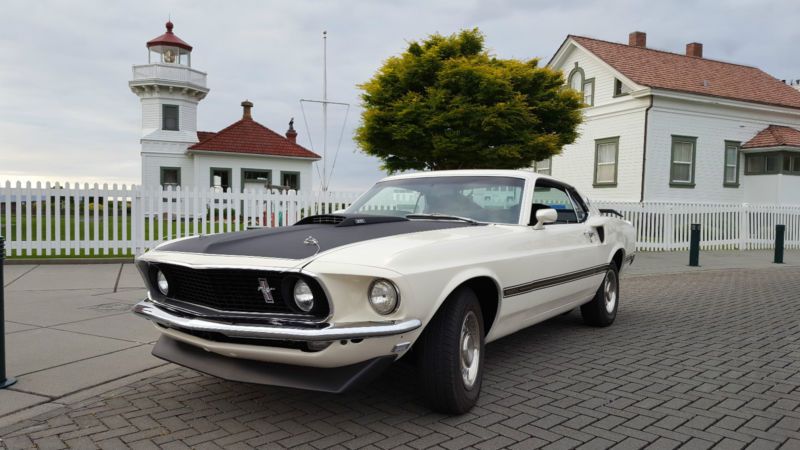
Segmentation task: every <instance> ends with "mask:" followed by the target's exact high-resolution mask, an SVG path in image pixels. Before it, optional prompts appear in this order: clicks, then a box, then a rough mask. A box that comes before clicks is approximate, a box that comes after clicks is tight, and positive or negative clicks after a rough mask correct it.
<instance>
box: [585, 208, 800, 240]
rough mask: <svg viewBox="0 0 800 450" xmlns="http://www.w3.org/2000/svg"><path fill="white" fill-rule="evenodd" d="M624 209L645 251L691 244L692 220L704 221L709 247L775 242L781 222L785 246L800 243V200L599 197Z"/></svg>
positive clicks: (703, 233) (702, 229) (703, 234)
mask: <svg viewBox="0 0 800 450" xmlns="http://www.w3.org/2000/svg"><path fill="white" fill-rule="evenodd" d="M594 204H595V205H596V206H597V207H598V208H610V209H615V210H617V211H618V212H620V213H621V214H622V215H623V216H624V217H625V219H626V220H629V221H630V222H631V223H633V225H634V227H636V247H637V249H638V250H645V251H648V250H649V251H676V250H688V249H689V237H690V229H691V225H692V224H700V248H702V249H704V250H733V249H738V250H755V249H767V248H773V247H774V244H775V226H776V225H779V224H780V225H785V226H786V233H785V236H784V237H785V247H786V248H791V249H798V248H800V206H776V205H749V204H734V203H727V204H726V203H677V202H647V203H635V202H594Z"/></svg>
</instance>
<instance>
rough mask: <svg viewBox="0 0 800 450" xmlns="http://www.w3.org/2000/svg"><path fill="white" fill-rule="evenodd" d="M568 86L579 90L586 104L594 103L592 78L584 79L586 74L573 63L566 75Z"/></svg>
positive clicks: (591, 104)
mask: <svg viewBox="0 0 800 450" xmlns="http://www.w3.org/2000/svg"><path fill="white" fill-rule="evenodd" d="M568 82H569V87H571V88H572V89H574V90H576V91H578V92H580V93H581V94H583V95H582V97H583V103H584V105H586V106H593V105H594V78H589V79H588V80H587V79H586V74H585V73H584V72H583V69H581V68H580V67H578V63H577V62H576V63H575V68H574V69H572V72H570V73H569V77H568Z"/></svg>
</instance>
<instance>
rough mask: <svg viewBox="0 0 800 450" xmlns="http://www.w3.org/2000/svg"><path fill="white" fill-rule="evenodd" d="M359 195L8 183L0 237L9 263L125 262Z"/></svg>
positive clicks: (339, 205)
mask: <svg viewBox="0 0 800 450" xmlns="http://www.w3.org/2000/svg"><path fill="white" fill-rule="evenodd" d="M357 196H358V195H357V194H353V193H341V192H340V193H333V192H324V193H321V192H315V193H311V192H308V193H306V192H295V191H289V192H283V193H279V192H275V193H267V192H256V191H246V192H244V193H239V192H222V191H214V190H212V189H185V190H181V189H180V188H177V189H172V188H168V189H165V190H161V189H160V188H156V189H145V188H143V187H140V186H130V187H128V186H125V185H123V186H121V187H119V186H117V185H113V186H111V187H109V186H108V185H105V184H104V185H102V186H100V185H97V184H95V185H93V186H89V185H88V184H84V185H83V186H80V185H78V184H75V185H70V184H69V183H66V184H64V185H63V186H56V187H54V186H51V185H50V183H47V184H45V185H41V184H40V183H37V184H35V185H32V184H31V183H27V184H25V185H24V186H23V185H21V184H20V183H17V184H16V185H15V186H12V185H11V184H10V183H6V184H5V186H4V187H3V186H0V235H3V236H5V238H6V250H7V251H6V254H7V256H12V257H25V256H52V257H75V256H93V257H94V256H115V255H116V256H130V255H139V254H142V253H143V252H145V251H146V250H147V249H150V248H153V247H155V246H156V245H158V244H159V243H161V242H164V241H167V240H170V239H175V238H181V237H185V236H196V235H200V234H211V233H221V232H230V231H240V230H245V229H247V228H248V227H275V226H284V225H292V224H294V223H295V222H297V221H298V220H300V219H301V218H303V217H306V216H309V215H314V214H325V213H332V212H333V211H336V210H339V209H343V208H346V207H347V206H348V205H349V204H350V203H352V202H353V200H355V198H356V197H357Z"/></svg>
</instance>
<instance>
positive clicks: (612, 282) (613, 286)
mask: <svg viewBox="0 0 800 450" xmlns="http://www.w3.org/2000/svg"><path fill="white" fill-rule="evenodd" d="M603 299H604V300H605V304H606V312H608V313H609V314H611V313H613V312H614V308H616V307H617V273H616V272H615V271H613V270H609V271H608V272H606V279H605V281H604V282H603Z"/></svg>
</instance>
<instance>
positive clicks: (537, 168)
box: [533, 157, 553, 175]
mask: <svg viewBox="0 0 800 450" xmlns="http://www.w3.org/2000/svg"><path fill="white" fill-rule="evenodd" d="M552 166H553V158H552V157H550V158H547V159H543V160H541V161H536V162H535V163H533V171H534V172H536V173H539V174H542V175H552V170H551V168H552Z"/></svg>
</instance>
